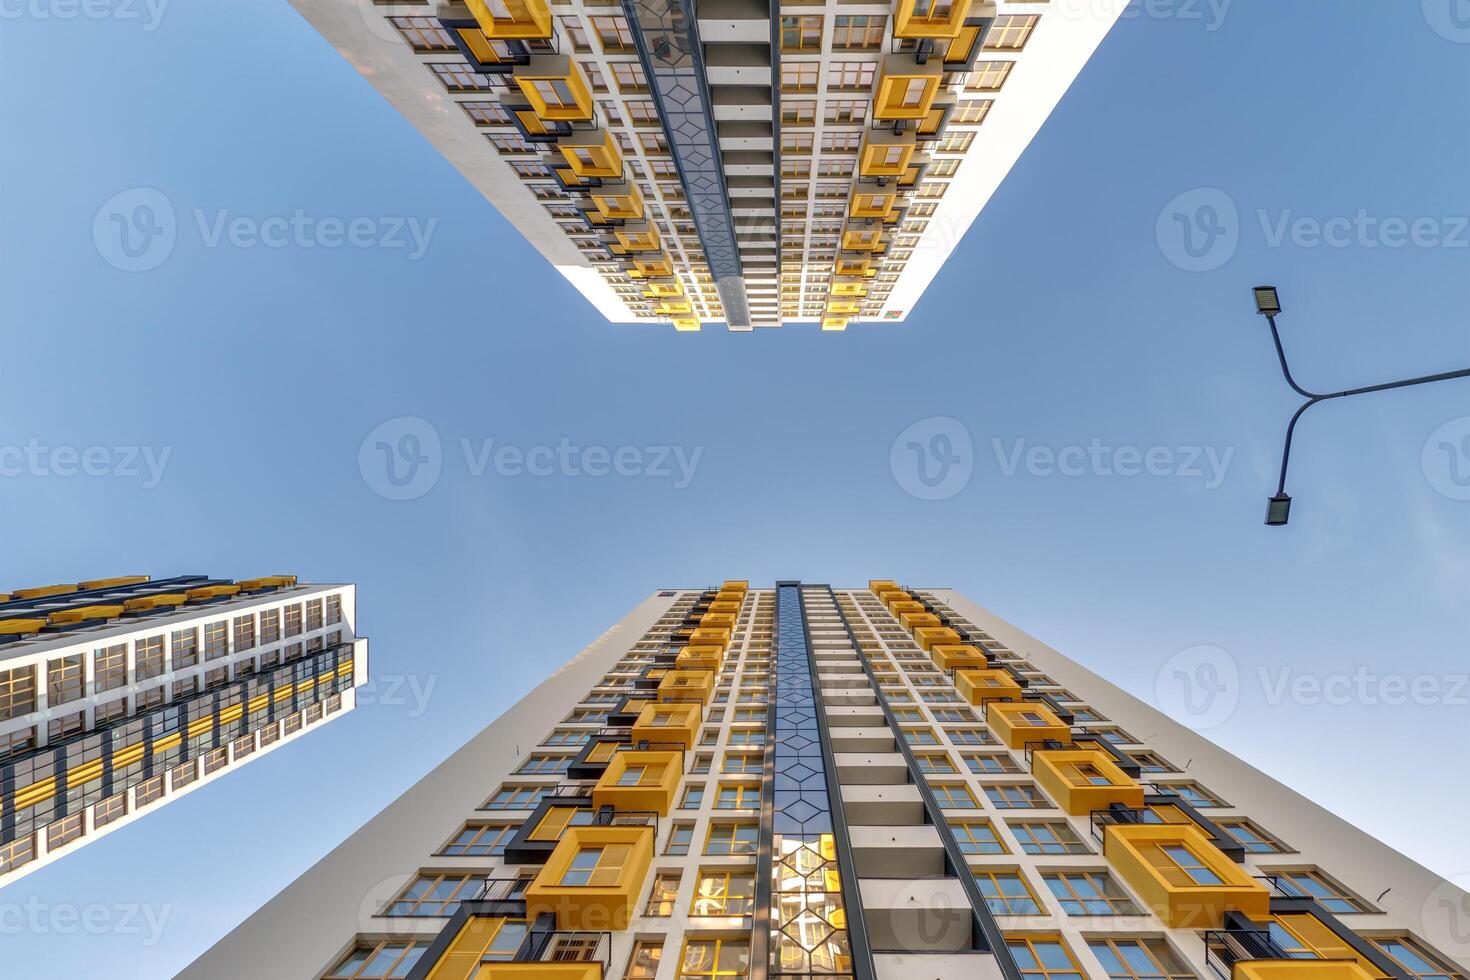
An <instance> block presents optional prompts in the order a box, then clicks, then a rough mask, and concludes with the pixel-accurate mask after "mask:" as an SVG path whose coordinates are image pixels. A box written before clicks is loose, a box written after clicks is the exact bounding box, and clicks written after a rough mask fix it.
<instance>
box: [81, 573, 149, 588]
mask: <svg viewBox="0 0 1470 980" xmlns="http://www.w3.org/2000/svg"><path fill="white" fill-rule="evenodd" d="M146 581H148V576H147V575H118V576H117V577H115V578H94V579H88V580H87V581H85V582H78V583H77V588H79V589H111V588H115V587H117V586H119V585H137V584H138V583H140V582H146Z"/></svg>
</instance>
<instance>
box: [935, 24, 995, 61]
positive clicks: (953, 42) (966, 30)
mask: <svg viewBox="0 0 1470 980" xmlns="http://www.w3.org/2000/svg"><path fill="white" fill-rule="evenodd" d="M982 30H984V28H983V27H982V26H981V25H980V24H963V25H961V26H960V32H959V33H958V34H956V35H955V36H954V37H951V38H948V39H947V40H945V41H942V42H940V44H939V45H938V46H939V47H940V48H941V49H942V50H943V52H944V54H943V56H942V60H943V61H944V64H945V65H946V66H950V65H955V66H959V65H968V64H969V63H970V53H971V52H972V51H974V50H975V45H977V44H979V43H980V32H981V31H982Z"/></svg>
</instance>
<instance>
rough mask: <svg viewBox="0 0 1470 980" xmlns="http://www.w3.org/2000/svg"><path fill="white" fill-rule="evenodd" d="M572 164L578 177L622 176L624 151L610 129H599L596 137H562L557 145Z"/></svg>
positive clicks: (573, 170) (573, 171)
mask: <svg viewBox="0 0 1470 980" xmlns="http://www.w3.org/2000/svg"><path fill="white" fill-rule="evenodd" d="M556 148H557V149H558V150H559V151H561V155H562V156H564V157H566V159H567V163H569V164H571V168H572V173H574V174H576V175H577V176H578V177H621V176H622V175H623V152H622V150H621V149H620V148H619V147H618V141H617V140H616V139H615V138H614V137H613V134H612V132H611V131H610V130H606V129H603V130H598V135H597V136H595V137H587V138H585V139H578V138H577V137H576V136H571V137H567V138H564V139H562V140H561V141H560V142H559V143H558V144H557V147H556Z"/></svg>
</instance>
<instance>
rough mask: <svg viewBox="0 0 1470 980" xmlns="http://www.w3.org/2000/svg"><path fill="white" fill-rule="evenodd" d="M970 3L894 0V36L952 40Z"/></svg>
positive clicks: (962, 1)
mask: <svg viewBox="0 0 1470 980" xmlns="http://www.w3.org/2000/svg"><path fill="white" fill-rule="evenodd" d="M969 13H970V0H953V2H952V3H949V4H945V3H943V2H942V0H898V2H897V4H896V5H895V7H894V11H893V36H894V37H954V36H955V35H957V34H958V33H959V32H960V30H961V28H963V27H964V24H965V18H966V17H967V16H969Z"/></svg>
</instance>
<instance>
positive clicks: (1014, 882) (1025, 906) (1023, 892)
mask: <svg viewBox="0 0 1470 980" xmlns="http://www.w3.org/2000/svg"><path fill="white" fill-rule="evenodd" d="M974 875H975V884H977V885H979V886H980V894H982V895H984V896H985V904H986V905H987V906H989V908H990V911H992V912H994V913H995V914H996V915H1040V914H1041V906H1040V905H1039V904H1037V902H1036V896H1035V895H1034V894H1032V892H1031V887H1030V886H1029V885H1027V884H1026V879H1024V878H1022V877H1021V873H1020V872H1019V871H979V870H977V871H975V872H974Z"/></svg>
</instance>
